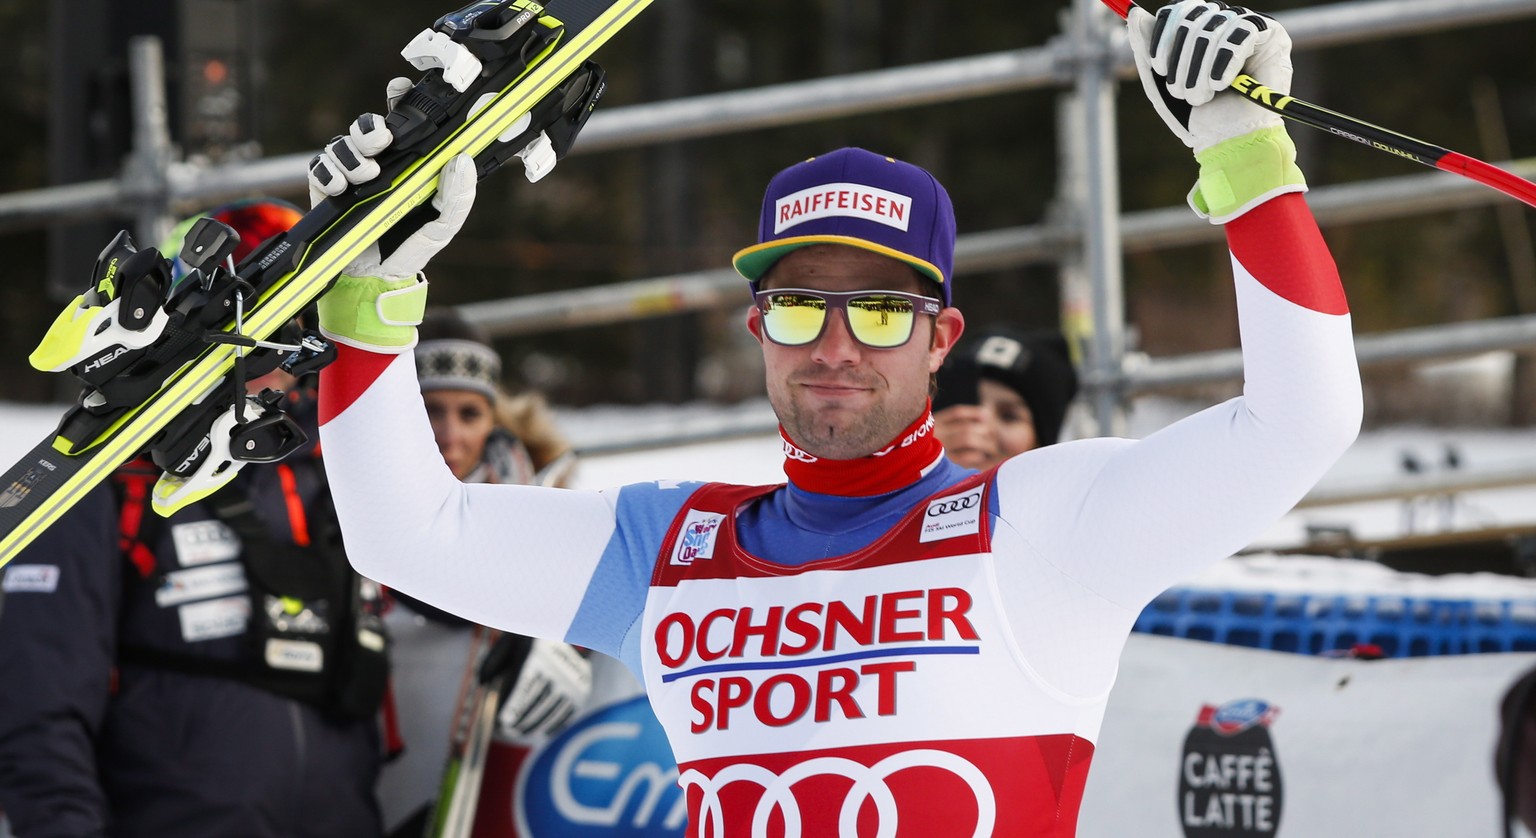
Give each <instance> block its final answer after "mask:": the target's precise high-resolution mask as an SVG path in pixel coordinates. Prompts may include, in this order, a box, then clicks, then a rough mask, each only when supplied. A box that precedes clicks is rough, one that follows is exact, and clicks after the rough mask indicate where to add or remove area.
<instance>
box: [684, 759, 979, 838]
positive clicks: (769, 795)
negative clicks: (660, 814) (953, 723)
mask: <svg viewBox="0 0 1536 838" xmlns="http://www.w3.org/2000/svg"><path fill="white" fill-rule="evenodd" d="M908 768H936V769H939V770H940V771H948V772H949V773H951V774H953V775H955V776H956V777H958V778H960V780H961V781H963V782H964V783H965V784H966V785H967V786H969V787H970V789H971V795H972V796H973V797H974V798H975V800H976V812H977V815H976V831H975V832H974V833H973V835H974V836H975V837H976V838H980V836H988V835H991V834H992V828H993V825H994V824H995V823H996V821H997V800H996V798H994V797H993V794H992V784H991V783H989V782H987V777H986V775H985V774H983V773H982V772H981V769H979V768H977V767H976V766H975V765H974V764H972V763H971V762H970V761H969V760H967V759H965V758H964V757H961V756H959V755H957V754H952V753H949V752H947V751H936V750H931V749H918V750H913V751H903V752H901V753H897V754H892V755H891V756H888V757H886V758H885V759H882V760H880V761H879V762H877V763H875V764H874V765H868V766H866V765H864V764H863V763H860V762H855V761H854V760H851V759H846V758H843V757H817V758H815V759H811V760H807V761H805V762H802V763H800V764H798V765H795V766H793V767H791V768H790V769H789V770H787V771H785V772H784V773H783V774H775V773H774V772H773V771H771V770H769V769H767V768H764V767H763V766H760V765H749V764H736V765H731V766H727V767H726V768H725V769H723V770H721V771H720V773H718V774H716V775H715V776H714V777H706V776H705V775H704V774H703V772H700V771H699V770H698V769H696V768H690V769H688V770H687V771H684V772H683V774H682V776H680V777H679V778H678V781H677V782H678V785H680V786H682V787H683V788H684V789H687V788H688V787H689V786H697V787H698V788H699V790H700V791H702V792H703V793H704V797H703V800H702V801H701V802H700V804H699V809H698V813H697V816H696V817H697V820H698V823H697V824H696V828H697V830H698V834H700V835H710V834H712V835H734V834H737V833H738V831H739V827H740V825H741V824H740V823H739V821H738V822H736V823H731V822H728V821H727V820H726V818H725V811H724V806H723V805H722V804H721V802H720V792H721V790H722V789H724V788H725V787H726V786H729V785H730V784H732V783H752V784H754V785H757V786H761V787H762V789H763V796H762V797H760V798H759V799H758V801H757V807H756V808H755V809H754V810H753V811H752V827H751V831H750V832H749V833H747V834H749V835H750V836H751V838H766V836H767V835H768V823H769V820H770V819H771V818H772V817H773V813H774V812H776V811H777V812H779V813H780V814H781V815H782V817H783V819H784V838H800V836H801V835H802V833H803V829H804V827H803V818H802V817H801V813H800V804H799V802H798V801H796V800H795V796H794V793H793V792H792V791H791V789H793V788H794V786H795V784H796V783H799V782H800V781H801V780H805V779H808V778H811V777H817V776H833V777H844V778H847V779H849V780H852V781H853V786H852V787H851V788H849V789H848V793H847V795H846V796H845V797H844V798H843V803H842V806H841V807H840V808H839V809H838V812H837V833H836V834H838V835H857V834H859V832H858V819H859V809H860V808H861V807H862V806H863V805H864V801H866V800H868V801H870V802H872V803H873V804H874V806H875V813H876V816H877V818H878V820H877V827H876V832H875V838H895V835H896V828H897V822H898V819H899V815H898V811H897V809H898V807H897V800H896V795H895V793H894V792H892V791H891V787H890V786H889V785H887V784H886V780H887V779H888V778H890V777H891V775H893V774H895V773H896V772H898V771H904V770H906V769H908ZM918 802H920V801H918ZM909 803H912V801H909ZM826 826H827V825H826V824H824V823H821V822H820V819H819V818H818V822H817V823H815V824H814V825H813V826H812V827H811V834H814V835H825V834H828V830H827V829H826ZM711 827H712V829H711Z"/></svg>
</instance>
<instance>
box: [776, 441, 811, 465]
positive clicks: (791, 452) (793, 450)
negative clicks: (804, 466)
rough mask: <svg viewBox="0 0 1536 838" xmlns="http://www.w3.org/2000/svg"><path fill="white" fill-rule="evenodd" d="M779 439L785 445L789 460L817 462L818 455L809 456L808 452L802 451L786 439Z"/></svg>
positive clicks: (785, 452)
mask: <svg viewBox="0 0 1536 838" xmlns="http://www.w3.org/2000/svg"><path fill="white" fill-rule="evenodd" d="M779 439H780V441H782V442H783V443H784V456H785V457H786V458H787V459H791V460H799V461H800V462H802V463H814V462H816V460H817V458H816V455H814V454H807V453H806V452H804V451H801V450H800V449H799V448H798V447H797V446H796V445H795V444H794V443H792V442H790V441H789V440H787V439H784V438H783V437H780V438H779Z"/></svg>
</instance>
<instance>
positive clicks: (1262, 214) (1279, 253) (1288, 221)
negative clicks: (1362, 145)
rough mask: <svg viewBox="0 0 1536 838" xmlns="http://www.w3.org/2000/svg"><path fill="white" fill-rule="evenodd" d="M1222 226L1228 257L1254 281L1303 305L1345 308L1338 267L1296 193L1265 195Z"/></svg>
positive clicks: (1344, 310)
mask: <svg viewBox="0 0 1536 838" xmlns="http://www.w3.org/2000/svg"><path fill="white" fill-rule="evenodd" d="M1226 229H1227V246H1228V247H1230V248H1231V249H1232V255H1233V257H1235V258H1236V259H1237V261H1238V263H1239V264H1241V265H1242V266H1243V267H1244V268H1246V269H1247V270H1248V273H1249V274H1251V275H1252V276H1253V278H1254V279H1256V280H1258V281H1259V284H1261V285H1263V286H1264V287H1265V288H1268V289H1269V290H1271V291H1273V292H1275V293H1276V294H1278V295H1279V296H1280V297H1282V298H1284V299H1286V300H1289V301H1291V302H1293V303H1295V304H1296V305H1299V306H1302V307H1303V308H1308V309H1311V310H1313V311H1317V312H1322V313H1323V314H1348V313H1349V303H1348V301H1346V300H1345V299H1344V286H1343V284H1342V283H1340V282H1339V270H1338V268H1337V267H1336V266H1335V265H1334V263H1333V257H1332V256H1331V255H1330V254H1329V253H1328V246H1327V245H1326V244H1324V243H1323V235H1322V233H1321V232H1319V231H1318V229H1317V221H1316V220H1314V219H1313V218H1312V211H1311V210H1310V209H1308V208H1307V202H1306V201H1305V200H1304V199H1303V198H1302V196H1301V195H1300V194H1297V193H1292V194H1287V195H1280V196H1278V197H1276V198H1275V199H1273V200H1270V201H1265V202H1264V203H1262V204H1260V205H1258V206H1257V207H1254V208H1253V209H1251V210H1249V211H1248V212H1246V213H1244V214H1242V215H1240V216H1238V217H1237V218H1235V219H1233V220H1232V221H1229V222H1227V225H1226Z"/></svg>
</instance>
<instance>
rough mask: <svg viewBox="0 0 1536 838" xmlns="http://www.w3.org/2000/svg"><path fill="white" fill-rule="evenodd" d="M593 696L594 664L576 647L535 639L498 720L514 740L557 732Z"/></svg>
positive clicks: (501, 728) (500, 726)
mask: <svg viewBox="0 0 1536 838" xmlns="http://www.w3.org/2000/svg"><path fill="white" fill-rule="evenodd" d="M591 695H592V663H591V662H590V661H588V660H587V659H586V657H585V656H583V655H582V654H581V652H580V651H578V650H577V649H576V647H575V646H572V645H570V644H569V643H561V642H559V641H555V640H541V639H534V641H533V645H532V646H531V647H529V649H528V657H527V658H526V659H524V661H523V664H522V667H521V668H520V669H519V670H518V672H517V678H516V680H515V681H513V683H512V686H511V688H510V690H509V691H508V692H507V696H506V699H505V700H504V701H502V704H501V709H500V710H498V711H497V712H496V723H497V726H498V728H499V729H500V731H501V735H502V736H503V737H506V738H511V739H523V738H526V737H531V736H536V735H540V734H551V733H555V732H556V731H558V730H560V729H561V728H562V727H564V726H565V723H566V722H568V721H570V720H571V717H572V716H574V715H575V714H576V711H578V710H580V709H581V708H582V707H584V706H585V705H586V703H587V699H588V698H589V697H591Z"/></svg>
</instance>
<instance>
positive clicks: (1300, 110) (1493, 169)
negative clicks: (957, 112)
mask: <svg viewBox="0 0 1536 838" xmlns="http://www.w3.org/2000/svg"><path fill="white" fill-rule="evenodd" d="M1103 2H1104V5H1106V6H1108V7H1109V8H1110V9H1112V10H1113V11H1114V12H1115V14H1117V15H1119V16H1120V17H1122V18H1123V17H1128V16H1129V15H1130V13H1131V7H1133V6H1139V5H1141V4H1139V3H1136V2H1134V0H1103ZM1143 8H1145V7H1143ZM1232 95H1242V96H1246V97H1248V100H1249V101H1251V102H1253V103H1255V104H1257V105H1259V106H1260V107H1262V108H1265V109H1266V110H1271V111H1274V112H1275V113H1277V114H1280V115H1281V116H1283V117H1285V118H1286V119H1289V120H1292V121H1294V122H1299V123H1301V124H1303V125H1309V126H1311V127H1313V128H1317V129H1319V130H1321V131H1327V132H1328V133H1330V134H1333V135H1335V136H1338V137H1343V138H1344V139H1346V140H1353V141H1354V142H1357V143H1360V144H1361V145H1366V146H1370V147H1371V148H1374V149H1376V150H1377V151H1385V152H1386V153H1388V154H1394V155H1397V156H1398V157H1402V158H1406V159H1408V160H1412V161H1414V162H1416V163H1422V164H1424V165H1425V166H1429V167H1430V168H1432V169H1440V170H1441V171H1446V172H1450V173H1452V174H1457V175H1461V176H1462V177H1464V178H1467V179H1469V180H1474V181H1477V182H1478V183H1481V184H1483V185H1484V186H1487V187H1490V188H1493V189H1497V190H1498V191H1500V192H1503V193H1504V194H1505V195H1508V196H1510V197H1512V198H1516V199H1518V200H1520V201H1523V202H1525V203H1526V204H1527V205H1529V206H1533V207H1536V183H1532V182H1530V181H1528V180H1526V179H1525V178H1522V177H1520V176H1519V175H1516V174H1513V173H1511V172H1506V171H1505V170H1503V169H1500V168H1499V167H1498V166H1495V165H1493V164H1491V163H1487V162H1484V161H1482V160H1478V159H1477V158H1475V157H1468V156H1467V155H1465V154H1462V153H1460V152H1456V151H1451V150H1450V149H1446V148H1441V147H1440V146H1437V145H1434V144H1432V143H1426V142H1424V141H1423V140H1416V139H1414V138H1413V137H1410V136H1408V135H1406V134H1399V133H1397V132H1396V131H1393V130H1391V129H1389V128H1383V127H1381V126H1380V125H1372V124H1371V123H1369V122H1365V121H1364V120H1360V119H1356V118H1354V117H1352V116H1347V115H1345V114H1341V113H1339V112H1338V111H1331V110H1329V109H1327V108H1325V107H1322V106H1321V105H1314V104H1312V103H1310V102H1304V101H1302V100H1301V99H1297V98H1296V97H1294V96H1289V95H1287V94H1285V93H1283V92H1281V91H1278V90H1275V89H1274V88H1271V87H1266V86H1265V85H1264V84H1262V83H1261V82H1260V81H1259V80H1258V79H1255V78H1254V77H1253V76H1250V75H1248V74H1247V73H1241V74H1239V75H1238V77H1237V78H1236V79H1233V81H1232Z"/></svg>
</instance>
